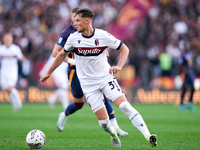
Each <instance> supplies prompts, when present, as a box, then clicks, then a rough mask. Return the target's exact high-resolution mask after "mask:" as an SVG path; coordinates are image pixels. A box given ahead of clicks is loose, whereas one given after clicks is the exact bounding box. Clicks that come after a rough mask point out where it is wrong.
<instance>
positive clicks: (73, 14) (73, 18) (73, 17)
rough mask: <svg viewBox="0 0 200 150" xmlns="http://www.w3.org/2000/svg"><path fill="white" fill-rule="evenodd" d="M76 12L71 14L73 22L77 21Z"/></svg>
mask: <svg viewBox="0 0 200 150" xmlns="http://www.w3.org/2000/svg"><path fill="white" fill-rule="evenodd" d="M75 14H76V13H72V14H71V20H72V23H73V24H74V22H75Z"/></svg>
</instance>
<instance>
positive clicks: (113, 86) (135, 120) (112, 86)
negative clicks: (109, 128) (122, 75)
mask: <svg viewBox="0 0 200 150" xmlns="http://www.w3.org/2000/svg"><path fill="white" fill-rule="evenodd" d="M105 84H106V86H105V87H104V88H103V89H102V91H103V93H104V94H105V96H106V97H107V98H108V99H110V100H112V101H113V102H114V104H115V105H116V106H117V107H119V109H120V110H121V111H122V112H123V113H124V114H126V115H127V116H128V117H129V119H130V121H131V123H132V124H133V125H134V126H135V127H136V128H137V129H138V130H139V131H140V132H141V133H142V134H143V136H144V137H145V138H146V139H147V140H148V141H149V143H150V144H151V146H153V147H155V146H156V145H157V136H156V135H154V136H153V135H151V134H150V132H149V130H148V128H147V126H146V123H145V122H144V120H143V118H142V116H141V115H140V113H139V112H138V111H137V110H136V109H135V108H133V107H132V106H131V105H130V103H129V102H128V101H127V99H126V97H125V95H124V94H123V93H122V90H121V88H120V86H119V85H118V82H117V81H116V79H115V77H114V78H113V79H110V80H109V81H106V82H105ZM152 136H153V140H151V139H152V138H150V137H152ZM154 137H156V138H154Z"/></svg>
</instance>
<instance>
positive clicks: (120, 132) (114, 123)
mask: <svg viewBox="0 0 200 150" xmlns="http://www.w3.org/2000/svg"><path fill="white" fill-rule="evenodd" d="M104 104H105V106H106V110H107V112H108V116H109V120H110V122H111V125H112V126H113V127H115V129H116V131H117V134H118V135H119V136H121V137H125V136H127V135H128V132H125V131H123V130H122V129H121V128H120V127H119V125H118V123H117V119H116V117H115V113H114V110H113V108H112V105H111V104H110V103H109V101H108V99H107V98H106V97H105V96H104Z"/></svg>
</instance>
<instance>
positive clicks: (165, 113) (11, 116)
mask: <svg viewBox="0 0 200 150" xmlns="http://www.w3.org/2000/svg"><path fill="white" fill-rule="evenodd" d="M132 105H133V106H134V107H135V108H136V109H137V110H138V111H139V112H140V113H141V114H142V116H143V118H144V120H145V122H146V124H147V126H148V128H149V130H150V132H151V133H155V134H157V136H158V146H157V147H156V148H154V150H188V149H191V150H199V149H200V105H196V109H197V110H196V112H190V111H189V110H187V111H185V112H180V111H178V109H177V107H175V106H174V105H164V104H134V103H132ZM113 107H114V110H115V114H116V118H117V121H118V124H119V126H120V127H121V128H122V129H123V130H125V131H127V132H128V133H129V135H128V136H127V137H124V138H120V139H121V144H122V148H121V149H122V150H152V149H153V148H151V146H150V145H149V143H148V142H147V141H146V140H145V139H144V137H143V135H142V134H141V133H140V132H139V131H138V130H137V129H136V128H135V127H134V126H133V125H132V124H131V122H130V121H129V119H128V117H127V116H126V115H125V114H123V113H122V112H121V111H120V110H119V109H118V108H117V107H116V106H114V105H113ZM62 110H63V109H62V106H61V104H59V103H58V104H56V106H55V108H54V109H50V108H49V106H48V104H36V103H34V104H31V103H25V104H24V105H23V108H22V110H20V111H19V112H13V111H12V107H11V104H9V103H6V104H3V103H1V104H0V150H26V149H30V148H29V147H28V145H27V144H26V140H25V139H26V135H27V133H28V132H29V131H30V130H32V129H39V130H41V131H43V132H44V133H45V135H46V144H45V145H44V146H43V147H42V148H41V149H44V150H66V149H69V150H113V149H115V148H113V146H112V144H111V142H110V136H109V135H108V133H106V132H105V131H103V130H102V129H101V128H100V126H99V124H98V121H97V119H96V117H95V115H94V114H93V112H92V111H91V110H90V107H89V106H88V104H85V105H84V107H83V108H82V110H79V111H77V112H76V113H75V114H73V115H71V116H69V117H68V120H67V122H66V124H65V128H64V130H63V132H58V130H57V128H56V123H57V119H58V114H59V113H60V112H61V111H62Z"/></svg>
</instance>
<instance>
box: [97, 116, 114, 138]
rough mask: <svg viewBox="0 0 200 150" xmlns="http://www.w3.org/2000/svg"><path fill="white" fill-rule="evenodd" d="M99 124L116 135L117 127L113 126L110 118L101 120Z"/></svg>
mask: <svg viewBox="0 0 200 150" xmlns="http://www.w3.org/2000/svg"><path fill="white" fill-rule="evenodd" d="M99 125H100V127H101V128H102V129H103V130H104V131H106V132H108V133H110V135H111V136H113V135H115V129H114V128H113V127H112V126H111V123H110V121H109V119H108V118H107V119H105V120H99Z"/></svg>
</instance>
